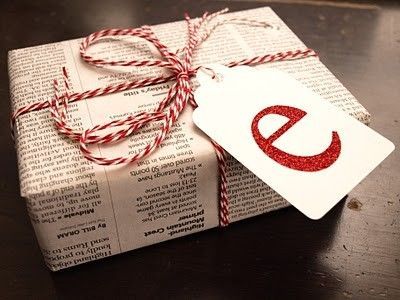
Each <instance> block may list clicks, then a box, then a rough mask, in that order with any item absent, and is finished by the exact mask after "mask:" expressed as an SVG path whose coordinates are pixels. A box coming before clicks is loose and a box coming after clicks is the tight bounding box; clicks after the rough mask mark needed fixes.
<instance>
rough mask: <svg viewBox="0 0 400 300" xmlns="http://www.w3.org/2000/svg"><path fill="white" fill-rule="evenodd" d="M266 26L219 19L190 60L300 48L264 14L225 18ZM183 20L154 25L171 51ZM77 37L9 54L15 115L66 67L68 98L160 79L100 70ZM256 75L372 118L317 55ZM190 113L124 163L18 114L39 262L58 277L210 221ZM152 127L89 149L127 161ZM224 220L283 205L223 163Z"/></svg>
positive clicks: (34, 116) (35, 117)
mask: <svg viewBox="0 0 400 300" xmlns="http://www.w3.org/2000/svg"><path fill="white" fill-rule="evenodd" d="M229 15H230V17H245V18H251V19H255V20H262V21H267V22H268V23H269V24H271V25H272V28H267V29H266V28H254V27H249V26H239V25H233V24H225V25H222V26H220V27H218V28H217V29H216V30H215V32H214V33H213V34H212V35H211V36H210V38H209V39H208V40H207V41H206V42H204V43H203V44H202V45H201V47H200V49H198V51H197V52H196V54H195V59H194V63H193V64H194V65H204V64H207V63H227V62H230V61H232V60H239V59H244V58H248V57H253V56H256V55H262V54H265V53H275V52H279V51H289V50H293V49H305V48H306V47H305V45H304V44H303V43H302V42H301V41H300V40H299V39H298V38H297V37H296V36H295V35H294V33H293V32H291V31H290V29H289V28H288V27H287V26H286V25H285V24H284V23H283V22H282V20H280V19H279V17H278V16H277V15H276V14H275V13H274V12H273V11H272V10H271V9H270V8H268V7H264V8H258V9H252V10H247V11H240V12H235V13H230V14H229ZM185 26H186V25H185V23H184V21H179V22H174V23H168V24H162V25H156V26H152V28H153V30H154V32H155V34H156V35H157V36H158V37H159V38H160V40H161V41H163V42H164V43H165V44H166V45H167V47H169V48H170V49H178V48H181V47H182V46H183V45H184V44H185V41H186V38H187V36H186V27H185ZM80 41H81V39H77V40H69V41H64V42H58V43H53V44H47V45H42V46H36V47H30V48H25V49H18V50H13V51H10V52H9V76H10V94H11V101H12V109H13V111H15V110H17V109H18V108H20V107H22V106H25V105H27V104H30V103H33V102H36V101H43V100H46V99H49V98H50V97H52V95H53V87H52V80H53V79H54V78H58V79H61V74H60V70H61V68H62V67H63V66H66V67H67V69H68V71H69V75H70V79H71V82H70V84H71V88H72V90H73V91H74V92H81V91H84V90H87V89H94V88H97V87H101V86H105V85H107V84H110V83H117V82H122V81H125V80H127V79H133V78H137V79H139V78H145V77H148V76H149V75H156V74H160V72H162V71H160V70H159V69H155V68H151V67H141V68H121V67H113V68H103V69H98V68H95V67H92V66H89V65H87V64H85V63H84V62H82V61H81V59H80V56H79V43H80ZM90 51H91V53H92V54H96V55H97V56H101V57H103V58H107V59H113V58H114V59H115V58H119V59H125V58H129V57H132V56H135V57H143V58H145V57H148V56H149V55H150V54H153V55H154V53H155V52H154V49H153V48H152V47H151V46H150V45H149V44H148V43H147V42H145V41H142V40H138V39H136V38H132V37H125V38H119V40H118V41H115V40H114V39H108V40H106V41H104V42H102V43H101V44H99V45H94V46H93V47H92V49H91V50H90ZM257 67H258V68H265V67H274V68H278V69H281V70H284V71H286V72H288V73H290V74H291V75H292V76H294V77H295V78H296V79H298V80H299V81H300V82H302V83H303V84H304V85H306V86H307V87H309V88H311V89H312V90H314V91H315V92H316V93H318V94H319V95H321V96H322V97H323V98H324V99H326V100H327V101H330V102H331V103H333V104H334V105H336V106H337V107H339V108H341V109H343V110H344V111H346V112H348V113H349V114H351V115H352V116H354V117H355V118H357V119H358V120H360V121H362V122H364V123H366V124H367V123H369V120H370V116H369V114H368V112H367V111H366V110H365V108H363V107H362V106H361V105H360V104H359V103H358V102H357V100H356V99H355V98H354V97H353V96H352V95H351V94H350V92H349V91H347V90H346V88H344V87H343V85H342V84H341V83H340V82H339V81H338V80H337V79H336V78H335V77H334V75H332V73H330V72H329V70H328V69H327V68H326V67H325V66H324V65H323V64H322V63H321V62H320V61H319V60H318V58H314V57H312V58H306V59H301V60H295V61H286V62H275V63H268V64H264V65H261V66H257ZM170 85H171V83H165V84H160V85H154V86H150V87H145V88H138V89H133V90H129V91H125V92H121V93H117V94H112V95H107V96H102V97H97V98H94V99H88V100H84V101H79V102H75V103H72V104H71V109H69V112H68V118H69V120H70V121H71V122H72V123H73V126H74V128H81V129H84V128H88V127H92V126H94V125H96V124H98V123H101V122H104V121H112V120H113V119H116V118H120V117H122V116H127V115H129V114H134V113H137V112H139V111H144V110H147V109H150V108H153V107H154V106H155V105H156V104H157V103H158V102H159V101H161V100H162V97H163V96H164V95H165V93H166V91H167V90H168V88H169V86H170ZM191 114H192V110H191V108H189V107H187V108H186V110H185V111H184V112H183V113H182V114H181V116H180V118H179V120H178V121H177V122H176V124H175V125H174V127H173V129H172V130H171V133H170V135H169V136H168V137H167V139H166V140H165V142H164V143H163V144H162V145H161V147H160V148H159V149H158V150H157V151H156V152H155V153H154V154H153V155H151V157H150V158H149V159H145V160H142V161H140V162H139V163H135V164H130V165H127V166H122V167H121V166H106V167H104V166H99V165H96V164H94V163H91V162H89V161H87V160H86V159H85V158H83V157H82V155H81V154H80V151H79V149H78V145H77V144H75V143H74V142H71V141H70V140H69V139H67V138H65V137H63V136H61V135H59V134H58V133H57V131H56V129H55V128H54V127H53V123H52V119H51V118H50V113H49V111H48V110H47V109H45V110H41V111H37V112H31V113H29V114H27V115H23V116H21V117H19V118H18V120H17V123H16V132H15V135H16V141H15V142H16V149H17V156H18V167H19V177H20V188H21V195H22V196H23V197H24V198H25V199H26V202H27V208H28V212H29V216H30V218H31V221H32V224H33V227H34V229H35V232H36V235H37V239H38V242H39V245H40V248H41V250H42V253H43V255H44V259H45V262H46V264H47V266H48V267H49V268H50V269H51V270H53V271H56V270H60V269H63V268H67V267H71V266H74V265H77V264H81V263H84V262H88V261H92V260H96V259H100V258H103V257H107V256H111V255H114V254H118V253H121V252H125V251H129V250H132V249H136V248H140V247H143V246H146V245H150V244H154V243H158V242H161V241H164V240H168V239H172V238H176V237H179V236H183V235H187V234H190V233H194V232H199V231H202V230H206V229H209V228H212V227H216V226H218V196H219V193H218V178H219V177H218V167H217V160H216V157H215V153H214V149H213V147H212V145H211V143H210V141H209V140H208V138H207V137H206V136H205V135H204V134H203V133H201V132H200V130H199V129H197V128H196V127H195V125H194V124H193V123H192V120H191ZM156 126H157V123H156V124H152V125H149V126H146V127H145V128H144V129H143V130H141V132H140V133H139V134H137V135H134V136H131V137H130V138H128V139H127V140H126V141H123V142H121V143H119V144H117V145H112V146H101V147H98V146H94V147H97V148H95V149H96V151H97V153H98V154H101V155H106V156H117V155H120V154H121V153H129V154H133V153H135V151H138V149H140V147H143V145H144V144H145V142H146V141H147V140H149V139H150V138H151V137H152V136H153V134H154V131H153V129H155V127H156ZM227 164H228V169H227V175H228V193H229V201H230V203H229V213H230V221H231V222H235V221H238V220H242V219H245V218H248V217H251V216H255V215H259V214H262V213H265V212H268V211H272V210H276V209H279V208H282V207H286V206H288V205H289V204H288V202H286V201H285V200H284V199H283V198H282V197H280V196H279V195H278V194H277V193H276V192H274V191H273V190H272V189H271V188H269V187H268V186H267V185H266V184H264V183H263V182H262V181H261V180H259V179H258V178H257V177H255V175H253V174H252V173H251V172H250V171H248V170H247V169H245V168H244V167H243V166H242V165H241V164H240V163H238V162H237V161H235V160H234V159H233V158H232V157H228V163H227Z"/></svg>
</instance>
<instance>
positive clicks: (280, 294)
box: [0, 0, 400, 299]
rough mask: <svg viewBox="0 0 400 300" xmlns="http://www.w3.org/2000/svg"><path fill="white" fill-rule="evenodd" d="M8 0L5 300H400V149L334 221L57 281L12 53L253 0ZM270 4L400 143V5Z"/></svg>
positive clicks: (3, 114)
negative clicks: (37, 228) (37, 211)
mask: <svg viewBox="0 0 400 300" xmlns="http://www.w3.org/2000/svg"><path fill="white" fill-rule="evenodd" d="M101 3H102V4H101V5H99V2H98V1H94V0H89V1H57V2H56V1H54V2H53V1H50V0H41V1H28V0H23V1H18V3H17V2H14V1H2V2H1V4H0V14H1V18H0V22H1V27H0V31H1V42H0V43H1V50H2V51H1V59H0V65H1V72H0V96H1V102H0V139H1V147H0V157H1V158H0V160H1V164H0V166H1V168H0V170H1V171H0V172H1V179H0V237H1V238H0V298H2V299H12V298H36V299H48V298H49V299H50V298H60V299H69V298H93V297H97V298H114V297H118V298H122V297H129V298H133V297H136V298H174V299H180V298H205V299H220V298H227V299H232V298H250V299H251V298H253V297H257V298H277V299H282V298H318V299H332V298H342V297H347V298H359V299H365V298H377V299H379V298H382V299H396V298H397V299H399V298H400V218H399V216H400V154H399V151H395V152H394V153H393V154H392V155H391V156H390V157H389V158H388V159H387V160H386V161H385V162H384V163H383V164H381V165H380V166H379V167H378V168H377V169H376V170H375V171H373V172H372V174H370V176H368V177H367V178H366V179H365V180H364V181H363V182H362V183H361V184H360V185H358V186H357V188H355V189H354V190H353V191H352V192H351V193H350V195H349V196H348V197H347V198H346V199H345V200H344V201H342V202H341V203H340V204H339V205H337V206H336V207H335V208H334V209H333V210H332V211H331V212H330V213H329V214H328V215H327V216H325V217H324V218H323V219H322V220H319V221H312V220H309V219H307V218H306V217H304V216H303V215H302V214H300V213H299V212H298V211H296V210H295V209H293V208H288V209H284V210H281V211H277V212H273V213H269V214H267V215H264V216H260V217H257V218H253V219H249V220H246V221H242V222H240V223H238V224H233V225H232V226H230V227H229V228H228V229H226V230H225V229H224V230H221V229H215V230H209V231H207V232H203V233H200V234H196V235H193V236H189V237H186V238H181V239H177V240H173V241H170V242H166V243H161V244H158V245H154V246H150V247H147V248H144V249H140V250H136V251H131V252H129V253H126V254H122V255H119V256H115V257H112V258H108V259H104V260H102V261H98V262H94V263H90V264H86V265H82V266H79V267H76V268H72V269H70V270H66V271H62V272H58V273H51V272H50V271H48V270H47V269H46V267H45V266H44V263H43V261H42V257H41V253H40V251H39V248H38V246H37V244H36V240H35V237H34V232H33V230H32V228H31V226H30V223H29V220H28V216H27V213H26V210H25V204H24V201H23V199H21V198H20V196H19V187H18V175H17V167H16V155H15V151H14V149H13V145H12V142H11V139H10V137H9V129H8V128H9V126H8V118H9V94H8V78H7V63H6V51H7V50H9V49H14V48H21V47H26V46H31V45H38V44H44V43H49V42H53V41H61V40H66V39H71V38H76V37H80V36H84V35H87V34H89V33H91V32H92V31H95V30H98V29H100V28H104V27H129V26H138V25H141V24H143V23H149V24H155V23H162V22H168V21H173V20H178V19H181V18H182V15H183V12H184V11H186V10H187V11H189V12H191V14H192V15H199V14H201V13H202V12H203V11H204V10H206V9H207V10H210V11H213V10H217V9H220V8H223V7H226V6H229V7H230V8H231V10H239V9H246V8H252V7H257V6H262V5H265V2H249V1H234V2H228V1H218V2H216V1H193V2H189V1H174V2H173V3H172V1H171V3H170V1H166V0H165V1H136V2H135V1H132V0H125V1H118V2H117V1H102V2H101ZM270 6H272V8H273V9H274V10H275V11H276V12H277V13H278V14H279V15H280V16H281V18H283V19H284V20H285V21H286V22H287V24H288V25H289V26H290V27H291V28H292V29H293V30H294V31H295V33H297V34H298V36H299V37H300V38H301V39H302V40H303V41H304V42H305V43H306V44H307V45H308V46H309V47H312V48H314V49H316V50H317V51H318V52H319V54H320V58H321V60H322V61H323V62H324V63H325V64H326V65H327V66H328V67H329V68H330V69H331V70H332V72H333V73H334V74H335V75H337V77H338V78H339V79H340V80H341V81H342V82H343V83H344V85H345V86H346V87H347V88H348V89H349V90H350V91H351V92H352V93H353V94H354V95H355V96H356V97H357V98H358V99H359V101H360V102H361V103H362V104H363V105H364V106H365V107H366V108H367V109H368V110H369V111H370V112H371V114H372V124H371V127H372V128H374V129H376V130H378V131H379V132H381V133H382V134H384V135H385V136H386V137H388V138H389V139H391V140H392V141H393V142H394V143H395V144H396V146H397V147H399V146H400V98H399V96H400V7H399V6H398V4H396V2H383V1H379V2H377V3H376V4H374V3H364V4H360V3H359V2H356V3H348V2H346V3H341V2H312V1H302V2H300V3H295V2H293V3H291V1H286V2H284V3H280V2H272V3H270Z"/></svg>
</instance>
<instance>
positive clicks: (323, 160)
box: [251, 105, 341, 172]
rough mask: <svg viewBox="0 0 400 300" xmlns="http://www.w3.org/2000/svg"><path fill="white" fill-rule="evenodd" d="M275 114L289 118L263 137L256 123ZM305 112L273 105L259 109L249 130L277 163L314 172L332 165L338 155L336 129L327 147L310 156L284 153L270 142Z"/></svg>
mask: <svg viewBox="0 0 400 300" xmlns="http://www.w3.org/2000/svg"><path fill="white" fill-rule="evenodd" d="M269 114H277V115H281V116H284V117H287V118H289V121H288V122H287V123H286V124H285V125H283V126H282V127H281V128H279V129H278V130H277V131H276V132H274V133H273V134H272V135H271V136H270V137H269V138H265V137H263V136H262V135H261V133H260V130H259V129H258V123H259V122H260V120H261V118H262V117H264V116H266V115H269ZM306 114H307V113H306V112H305V111H303V110H301V109H298V108H295V107H291V106H283V105H275V106H270V107H267V108H265V109H263V110H262V111H260V112H259V113H258V114H257V115H256V116H255V117H254V119H253V122H252V124H251V131H252V133H253V137H254V139H255V141H256V143H257V145H258V146H259V147H260V149H261V150H262V151H263V152H264V153H265V154H266V155H268V156H269V157H270V158H272V159H273V160H274V161H276V162H277V163H279V164H281V165H283V166H285V167H288V168H291V169H295V170H299V171H307V172H315V171H320V170H323V169H326V168H328V167H329V166H330V165H332V164H333V163H334V162H335V161H336V160H337V158H338V157H339V155H340V150H341V142H340V138H339V135H338V133H337V132H336V131H333V132H332V141H331V144H330V145H329V147H328V148H327V149H326V150H325V151H324V152H322V153H320V154H317V155H312V156H297V155H292V154H289V153H286V152H284V151H282V150H280V149H278V148H276V147H275V146H273V145H272V143H273V142H274V141H275V140H276V139H278V138H279V137H280V136H281V135H282V134H284V133H285V132H286V131H287V130H288V129H289V128H290V127H292V126H293V125H294V124H296V123H297V122H298V121H300V119H301V118H303V117H304V116H305V115H306Z"/></svg>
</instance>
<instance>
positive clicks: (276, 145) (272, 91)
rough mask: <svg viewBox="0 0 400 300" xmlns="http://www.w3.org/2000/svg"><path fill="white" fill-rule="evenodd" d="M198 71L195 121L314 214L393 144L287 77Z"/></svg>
mask: <svg viewBox="0 0 400 300" xmlns="http://www.w3.org/2000/svg"><path fill="white" fill-rule="evenodd" d="M210 68H211V69H212V70H213V71H214V72H215V73H216V74H218V75H217V77H216V78H214V79H212V78H211V76H210V74H208V72H207V74H206V73H204V72H202V71H201V70H200V71H199V72H198V74H197V79H198V81H199V83H200V87H199V88H198V89H197V90H196V92H195V94H194V96H195V100H196V102H197V104H198V105H199V107H198V108H196V110H195V111H194V113H193V121H194V123H195V124H196V125H197V126H198V127H199V128H200V129H201V130H203V131H204V132H205V133H206V134H207V135H208V136H210V137H211V138H212V139H213V140H215V141H216V142H217V143H219V144H220V145H221V146H222V147H223V148H224V149H225V150H226V151H227V152H229V153H230V154H231V155H232V156H234V157H235V158H236V159H237V160H238V161H240V162H241V163H242V164H243V165H244V166H245V167H247V168H248V169H249V170H251V171H252V172H253V173H254V174H255V175H256V176H258V177H259V178H260V179H261V180H263V181H264V182H265V183H266V184H268V185H269V186H270V187H271V188H273V189H274V190H275V191H276V192H277V193H279V194H280V195H281V196H283V197H284V198H285V199H286V200H287V201H289V202H290V203H291V204H292V205H293V206H295V207H296V208H297V209H299V210H300V211H301V212H303V213H304V214H305V215H306V216H308V217H310V218H312V219H319V218H321V217H322V216H323V215H324V214H326V213H327V212H328V211H329V210H330V209H331V208H332V207H333V206H334V205H335V204H336V203H337V202H339V201H340V199H342V198H343V197H344V196H345V195H346V194H347V193H348V192H350V190H351V189H353V188H354V187H355V186H356V185H357V184H358V183H359V182H360V181H361V180H362V179H363V178H364V177H365V176H366V175H367V174H368V173H370V172H371V171H372V170H373V169H374V168H375V167H376V166H377V165H378V164H379V163H380V162H381V161H382V160H384V159H385V158H386V157H387V156H388V155H389V154H390V153H391V152H392V151H393V150H394V144H393V143H392V142H390V141H389V140H388V139H386V138H385V137H383V136H381V135H380V134H378V133H377V132H375V131H374V130H372V129H371V128H369V127H367V126H365V125H364V124H362V123H361V122H359V121H357V120H356V119H354V118H353V117H351V116H349V115H348V114H346V113H345V112H343V111H340V110H339V109H338V108H336V107H334V106H333V105H332V104H330V103H329V102H327V101H326V100H324V99H322V98H321V97H320V96H319V95H317V94H316V93H314V92H313V91H311V90H309V89H307V88H306V87H305V86H303V85H302V84H301V83H300V82H298V81H297V80H295V79H294V78H292V77H291V76H290V75H288V74H286V73H284V72H282V71H279V70H276V69H263V70H257V69H254V68H251V67H235V68H227V67H224V66H221V65H212V66H210Z"/></svg>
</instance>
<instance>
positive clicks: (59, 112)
mask: <svg viewBox="0 0 400 300" xmlns="http://www.w3.org/2000/svg"><path fill="white" fill-rule="evenodd" d="M227 11H228V9H224V10H221V11H219V12H216V13H213V14H208V13H207V12H206V13H204V14H203V16H202V17H201V18H197V19H191V18H190V17H189V16H188V15H187V14H186V15H185V20H186V23H187V30H188V42H187V45H186V46H185V47H184V48H183V49H180V50H178V51H177V52H175V53H174V52H171V51H170V50H169V49H168V48H167V47H166V46H165V45H164V44H163V43H161V41H160V40H159V39H158V38H157V37H156V36H155V34H154V33H153V31H152V29H151V28H150V27H149V26H142V27H140V28H133V29H131V28H128V29H107V30H101V31H98V32H95V33H92V34H91V35H89V36H88V37H86V38H85V39H84V40H83V42H82V43H81V45H80V55H81V57H82V59H83V60H84V61H85V62H87V63H89V64H91V65H94V66H96V67H104V66H135V67H143V66H149V67H159V68H164V69H167V70H168V71H169V73H170V75H167V76H164V75H163V76H156V77H149V78H145V79H142V80H132V81H127V82H123V83H119V84H112V85H109V86H107V87H104V88H97V89H94V90H88V91H85V92H82V93H70V86H69V83H68V82H69V78H68V73H67V70H66V68H63V78H64V80H63V81H64V86H65V92H64V93H61V92H60V90H59V83H58V81H57V80H54V84H53V85H54V91H55V93H54V97H53V98H52V99H49V100H48V101H44V102H36V103H33V104H31V105H28V106H25V107H22V108H20V109H18V110H17V111H16V112H15V113H14V114H13V115H12V117H11V126H12V128H14V126H15V122H16V120H17V118H18V117H19V116H21V115H24V114H26V113H29V112H32V111H37V110H41V109H44V108H49V110H50V112H51V116H52V118H53V120H54V123H55V126H56V128H57V129H58V131H59V132H60V133H62V134H64V135H66V136H68V137H69V138H70V139H72V140H75V141H77V142H79V148H80V150H81V152H82V154H83V156H84V157H85V158H87V159H88V160H90V161H92V162H95V163H97V164H100V165H118V164H128V163H132V162H136V161H139V160H141V159H143V158H145V157H147V156H149V155H150V154H151V153H152V152H154V151H155V150H156V149H157V148H158V147H159V146H160V144H161V143H162V142H163V141H164V139H165V138H166V137H167V135H168V133H169V131H170V129H171V127H172V126H173V124H174V123H175V121H176V120H177V119H178V117H179V115H180V113H181V112H182V110H183V109H184V108H185V107H186V105H187V103H188V102H189V103H190V104H191V105H192V106H193V107H196V102H195V100H194V98H193V93H192V87H191V83H190V78H191V77H192V76H193V75H194V74H196V72H197V70H198V69H199V68H200V67H193V66H192V60H193V55H194V53H195V51H196V50H197V49H198V47H199V46H200V45H201V43H202V42H204V41H205V40H206V39H207V38H208V37H209V36H210V34H211V33H212V32H213V31H214V30H215V29H216V28H217V27H218V26H220V25H221V24H226V23H235V24H241V25H249V26H258V27H271V25H269V24H268V23H266V22H259V21H255V20H250V19H245V18H231V19H218V18H217V17H218V16H219V15H221V14H223V13H225V12H227ZM214 19H217V21H216V22H214V23H211V21H212V20H214ZM110 36H114V37H115V36H136V37H139V38H142V39H145V40H147V41H148V42H149V43H151V44H152V45H154V46H155V48H156V49H157V50H158V52H159V53H160V55H161V59H156V58H153V59H147V60H131V61H125V60H120V61H109V60H105V59H99V58H94V57H92V56H90V55H88V54H87V50H88V48H89V47H90V45H92V44H94V43H96V42H99V40H101V39H102V38H104V37H110ZM310 56H316V53H315V52H314V51H313V50H311V49H304V50H296V51H287V52H279V53H276V54H266V55H262V56H256V57H253V58H250V59H244V60H240V61H235V62H231V63H229V64H227V66H228V67H233V66H238V65H256V64H262V63H266V62H273V61H282V60H293V59H300V58H305V57H310ZM168 81H173V84H172V86H171V87H170V89H169V90H168V92H167V95H166V96H165V98H164V99H163V100H162V101H161V102H160V103H159V104H158V106H157V107H156V109H154V110H153V111H150V112H140V113H137V114H135V115H131V116H128V117H125V118H121V119H118V120H114V121H111V122H108V123H105V124H100V125H96V126H94V127H92V128H89V129H86V130H84V131H82V132H81V131H77V130H75V129H73V128H72V127H71V126H70V125H69V123H68V120H67V113H68V106H69V103H71V102H75V101H80V100H83V99H88V98H93V97H97V96H101V95H106V94H112V93H116V92H120V91H125V90H128V89H133V88H138V87H145V86H149V85H154V84H159V83H165V82H168ZM155 121H159V122H160V128H159V130H158V133H157V134H156V136H155V137H154V139H153V140H151V141H150V142H149V143H147V145H146V146H145V147H144V148H142V149H141V150H140V151H138V152H137V153H135V154H134V155H130V156H121V157H113V158H107V157H102V156H96V155H95V154H94V153H93V152H92V151H91V150H90V149H89V147H88V145H91V144H109V143H114V142H117V141H120V140H122V139H125V138H127V137H128V136H130V135H132V134H133V133H134V132H136V131H138V130H139V129H140V128H142V127H143V126H145V125H146V124H150V123H152V122H155ZM105 129H107V130H105ZM105 131H107V133H105ZM110 131H111V132H110ZM211 142H212V144H213V146H214V149H215V152H216V155H217V160H218V167H219V172H220V216H219V217H220V225H221V226H226V225H228V224H229V212H228V195H227V179H226V155H225V151H224V150H223V149H222V148H221V147H220V146H219V145H218V144H217V143H215V142H214V141H211Z"/></svg>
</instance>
